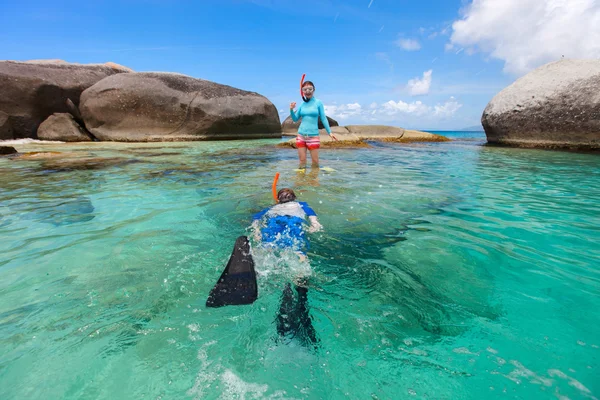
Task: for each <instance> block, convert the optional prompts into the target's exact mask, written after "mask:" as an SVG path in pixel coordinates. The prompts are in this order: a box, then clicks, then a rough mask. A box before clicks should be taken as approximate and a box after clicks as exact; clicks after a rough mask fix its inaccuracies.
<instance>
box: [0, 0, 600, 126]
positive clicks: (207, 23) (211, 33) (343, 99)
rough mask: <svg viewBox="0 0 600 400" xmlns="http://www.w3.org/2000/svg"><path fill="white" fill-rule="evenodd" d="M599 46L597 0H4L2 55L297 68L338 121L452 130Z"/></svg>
mask: <svg viewBox="0 0 600 400" xmlns="http://www.w3.org/2000/svg"><path fill="white" fill-rule="evenodd" d="M562 57H565V58H600V0H429V1H416V0H411V1H408V0H295V1H291V0H196V1H185V0H172V1H167V0H124V1H111V0H105V1H94V0H90V1H88V2H81V1H77V2H75V1H53V2H47V1H40V0H33V1H28V0H23V1H22V2H14V1H13V2H10V1H8V0H0V59H5V60H19V61H25V60H32V59H61V60H65V61H68V62H76V63H104V62H109V61H111V62H115V63H118V64H121V65H124V66H127V67H129V68H132V69H133V70H135V71H137V72H145V71H163V72H177V73H181V74H185V75H189V76H192V77H195V78H201V79H207V80H210V81H214V82H217V83H222V84H226V85H230V86H234V87H236V88H239V89H243V90H249V91H254V92H257V93H260V94H261V95H263V96H265V97H267V98H268V99H269V100H270V101H271V102H273V103H274V104H275V106H276V107H277V109H278V110H279V112H280V118H281V121H282V122H283V120H284V119H285V118H286V117H287V116H288V114H289V111H288V110H289V103H290V102H292V101H295V102H300V101H301V99H300V94H299V89H298V88H299V82H300V78H301V77H302V74H306V79H309V80H311V81H313V82H314V83H315V86H316V92H315V97H317V98H319V99H320V100H322V101H323V103H324V104H325V107H326V112H327V114H328V115H329V116H330V117H332V118H334V119H336V120H337V121H338V122H339V124H340V125H350V124H382V125H393V126H400V127H404V128H409V129H424V130H425V129H427V130H458V129H462V128H466V127H472V126H480V119H481V114H482V113H483V110H484V108H485V106H486V105H487V104H488V102H489V101H490V100H491V99H492V98H493V97H494V96H495V95H496V94H497V93H498V92H499V91H501V90H502V89H503V88H505V87H506V86H508V85H510V84H511V83H512V82H514V81H515V80H516V79H518V78H519V77H521V76H523V75H524V74H526V73H528V72H530V71H531V70H533V69H535V68H537V67H539V66H541V65H543V64H545V63H548V62H552V61H556V60H559V59H561V58H562Z"/></svg>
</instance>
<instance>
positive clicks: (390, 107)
mask: <svg viewBox="0 0 600 400" xmlns="http://www.w3.org/2000/svg"><path fill="white" fill-rule="evenodd" d="M429 110H430V108H429V107H428V106H426V105H425V104H423V103H422V102H420V101H414V102H412V103H405V102H403V101H402V100H398V101H397V102H395V101H394V100H390V101H388V102H387V103H383V104H382V105H381V109H380V110H378V113H379V114H385V115H389V116H392V115H397V114H398V113H403V114H413V115H417V116H421V115H425V114H426V113H427V112H429Z"/></svg>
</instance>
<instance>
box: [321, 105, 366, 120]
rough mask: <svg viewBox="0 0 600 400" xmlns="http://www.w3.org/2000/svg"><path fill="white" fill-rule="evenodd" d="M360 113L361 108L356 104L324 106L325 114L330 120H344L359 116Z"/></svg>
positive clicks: (361, 111)
mask: <svg viewBox="0 0 600 400" xmlns="http://www.w3.org/2000/svg"><path fill="white" fill-rule="evenodd" d="M362 113H363V110H362V107H361V105H360V104H358V103H352V104H342V105H330V106H329V105H328V106H325V114H327V115H328V116H330V117H331V118H339V119H346V118H349V117H356V116H360V115H361V114H362Z"/></svg>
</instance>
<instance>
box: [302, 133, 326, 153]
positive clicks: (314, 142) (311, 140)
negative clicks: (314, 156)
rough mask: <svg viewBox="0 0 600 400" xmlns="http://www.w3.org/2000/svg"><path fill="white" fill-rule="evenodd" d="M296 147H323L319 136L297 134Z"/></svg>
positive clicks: (311, 148) (313, 148)
mask: <svg viewBox="0 0 600 400" xmlns="http://www.w3.org/2000/svg"><path fill="white" fill-rule="evenodd" d="M296 147H297V148H299V149H301V148H303V147H306V148H307V149H309V150H316V149H318V148H319V147H321V139H320V138H319V137H318V136H302V135H298V136H296Z"/></svg>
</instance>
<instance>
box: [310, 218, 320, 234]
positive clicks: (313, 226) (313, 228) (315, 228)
mask: <svg viewBox="0 0 600 400" xmlns="http://www.w3.org/2000/svg"><path fill="white" fill-rule="evenodd" d="M308 220H309V221H310V226H309V227H308V231H309V232H310V233H313V232H319V231H320V230H322V229H323V225H321V223H320V222H319V220H318V219H317V216H316V215H311V216H310V217H308Z"/></svg>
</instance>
